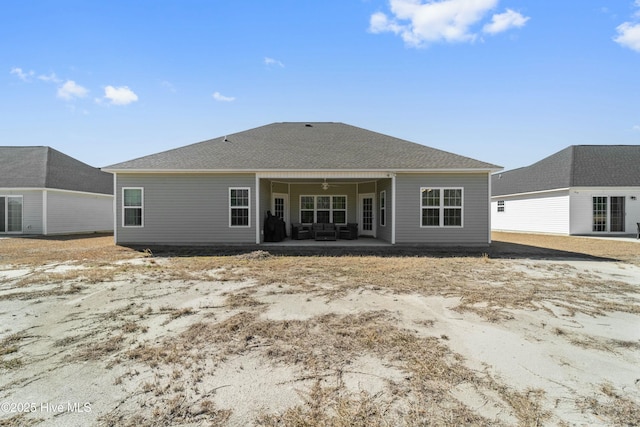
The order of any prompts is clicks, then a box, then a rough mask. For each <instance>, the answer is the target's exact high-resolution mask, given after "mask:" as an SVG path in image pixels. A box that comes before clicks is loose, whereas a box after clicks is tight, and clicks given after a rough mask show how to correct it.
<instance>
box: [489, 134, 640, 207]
mask: <svg viewBox="0 0 640 427" xmlns="http://www.w3.org/2000/svg"><path fill="white" fill-rule="evenodd" d="M627 186H640V145H572V146H569V147H567V148H565V149H564V150H561V151H558V152H557V153H555V154H552V155H551V156H549V157H546V158H544V159H542V160H540V161H539V162H537V163H534V164H532V165H531V166H527V167H523V168H519V169H514V170H511V171H506V172H500V173H498V174H494V175H493V176H492V177H491V193H492V195H493V196H503V195H507V194H519V193H529V192H536V191H544V190H554V189H560V188H569V187H627Z"/></svg>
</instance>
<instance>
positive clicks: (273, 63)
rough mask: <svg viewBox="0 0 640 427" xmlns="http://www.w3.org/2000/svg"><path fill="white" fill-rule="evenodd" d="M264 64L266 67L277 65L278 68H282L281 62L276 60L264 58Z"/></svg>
mask: <svg viewBox="0 0 640 427" xmlns="http://www.w3.org/2000/svg"><path fill="white" fill-rule="evenodd" d="M264 63H265V64H266V65H268V66H271V65H277V66H279V67H282V68H284V64H283V63H282V62H280V61H278V60H277V59H273V58H269V57H266V58H264Z"/></svg>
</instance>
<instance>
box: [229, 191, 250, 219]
mask: <svg viewBox="0 0 640 427" xmlns="http://www.w3.org/2000/svg"><path fill="white" fill-rule="evenodd" d="M249 194H250V192H249V188H229V226H230V227H249V217H250V212H249V208H250V197H249Z"/></svg>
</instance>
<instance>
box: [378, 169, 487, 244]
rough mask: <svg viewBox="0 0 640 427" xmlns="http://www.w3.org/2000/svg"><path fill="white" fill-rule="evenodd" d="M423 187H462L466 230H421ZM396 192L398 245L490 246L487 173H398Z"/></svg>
mask: <svg viewBox="0 0 640 427" xmlns="http://www.w3.org/2000/svg"><path fill="white" fill-rule="evenodd" d="M421 187H433V188H462V189H463V213H462V215H463V227H421V226H420V224H421V208H420V188H421ZM396 191H397V194H396V203H397V205H398V208H397V209H396V243H398V244H403V243H405V244H436V245H438V244H442V245H486V244H488V243H489V185H488V174H487V173H478V174H475V173H460V174H398V175H397V176H396ZM387 198H389V195H388V196H387ZM380 228H381V227H379V228H378V229H380Z"/></svg>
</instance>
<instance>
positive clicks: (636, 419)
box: [578, 383, 640, 426]
mask: <svg viewBox="0 0 640 427" xmlns="http://www.w3.org/2000/svg"><path fill="white" fill-rule="evenodd" d="M578 407H579V408H580V409H581V410H582V411H589V412H590V413H592V414H595V415H596V416H597V417H598V418H599V419H601V420H603V421H604V420H606V422H607V423H608V425H612V426H638V425H640V405H639V404H638V402H634V401H633V400H631V399H629V398H627V397H625V396H623V395H621V394H620V393H619V392H617V391H616V390H614V388H613V386H611V384H606V383H605V384H602V385H601V386H600V395H599V396H597V397H589V398H586V399H583V400H581V401H580V402H578Z"/></svg>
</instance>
